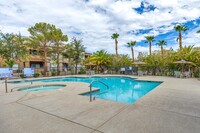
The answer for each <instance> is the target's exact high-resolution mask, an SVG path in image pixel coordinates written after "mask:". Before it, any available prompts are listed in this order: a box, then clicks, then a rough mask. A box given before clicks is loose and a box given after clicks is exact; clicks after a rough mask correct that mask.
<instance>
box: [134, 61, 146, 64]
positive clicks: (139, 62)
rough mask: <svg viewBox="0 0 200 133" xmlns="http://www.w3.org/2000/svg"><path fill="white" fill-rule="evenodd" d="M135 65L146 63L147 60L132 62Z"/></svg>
mask: <svg viewBox="0 0 200 133" xmlns="http://www.w3.org/2000/svg"><path fill="white" fill-rule="evenodd" d="M132 64H133V65H146V63H145V62H141V61H138V62H134V63H132Z"/></svg>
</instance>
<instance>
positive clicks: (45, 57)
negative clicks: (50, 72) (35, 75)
mask: <svg viewBox="0 0 200 133" xmlns="http://www.w3.org/2000/svg"><path fill="white" fill-rule="evenodd" d="M44 76H45V77H46V76H47V47H46V44H44Z"/></svg>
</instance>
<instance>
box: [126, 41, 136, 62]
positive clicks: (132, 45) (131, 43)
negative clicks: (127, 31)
mask: <svg viewBox="0 0 200 133" xmlns="http://www.w3.org/2000/svg"><path fill="white" fill-rule="evenodd" d="M135 45H136V41H130V42H128V43H127V46H128V47H129V48H131V52H132V60H133V62H134V50H133V47H134V46H135Z"/></svg>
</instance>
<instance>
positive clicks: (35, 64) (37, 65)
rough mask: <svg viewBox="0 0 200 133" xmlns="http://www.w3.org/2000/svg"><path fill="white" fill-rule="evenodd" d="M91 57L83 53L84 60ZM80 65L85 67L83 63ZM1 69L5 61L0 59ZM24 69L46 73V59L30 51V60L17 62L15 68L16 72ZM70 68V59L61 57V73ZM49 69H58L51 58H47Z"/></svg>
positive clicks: (35, 51) (36, 52)
mask: <svg viewBox="0 0 200 133" xmlns="http://www.w3.org/2000/svg"><path fill="white" fill-rule="evenodd" d="M90 56H91V54H90V53H86V52H84V53H82V57H81V58H82V60H85V59H87V58H89V57H90ZM80 65H83V61H82V62H81V64H80ZM0 67H3V60H2V58H0ZM23 68H34V69H35V71H36V72H43V71H44V59H43V57H42V56H41V55H40V54H39V52H38V51H37V50H33V49H29V58H28V59H27V60H26V61H17V62H16V64H15V65H14V66H13V70H14V72H17V70H18V71H21V70H23ZM69 68H70V64H69V59H68V58H64V57H62V56H60V68H59V69H60V71H61V72H62V71H67V70H68V69H69ZM47 69H48V71H51V70H53V69H55V70H56V69H57V65H56V63H55V61H54V60H53V59H52V58H51V57H48V58H47Z"/></svg>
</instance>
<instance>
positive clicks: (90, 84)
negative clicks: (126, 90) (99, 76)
mask: <svg viewBox="0 0 200 133" xmlns="http://www.w3.org/2000/svg"><path fill="white" fill-rule="evenodd" d="M94 82H99V83H101V84H103V85H104V86H106V88H107V91H108V89H109V86H108V85H107V84H105V83H104V82H102V81H100V80H93V81H92V82H91V83H90V85H89V87H90V102H92V84H93V83H94ZM107 91H106V92H107ZM106 92H101V93H98V94H96V95H95V96H94V98H93V100H95V97H96V96H97V95H99V94H102V93H106Z"/></svg>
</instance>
